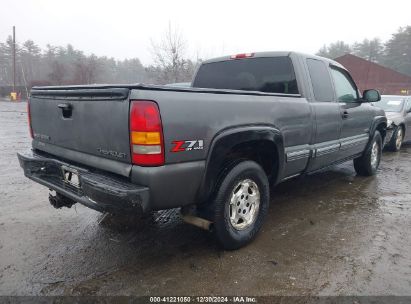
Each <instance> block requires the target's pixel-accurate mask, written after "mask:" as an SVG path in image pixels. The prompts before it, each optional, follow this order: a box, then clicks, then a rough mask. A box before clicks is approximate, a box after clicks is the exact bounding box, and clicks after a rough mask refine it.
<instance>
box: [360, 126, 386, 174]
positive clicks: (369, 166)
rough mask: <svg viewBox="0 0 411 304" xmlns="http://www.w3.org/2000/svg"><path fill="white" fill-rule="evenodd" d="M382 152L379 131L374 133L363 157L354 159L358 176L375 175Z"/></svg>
mask: <svg viewBox="0 0 411 304" xmlns="http://www.w3.org/2000/svg"><path fill="white" fill-rule="evenodd" d="M381 151H382V138H381V134H380V132H379V131H375V133H374V136H373V138H372V140H371V142H370V144H369V145H368V147H367V149H366V150H365V151H364V153H363V155H362V156H360V157H358V158H356V159H354V168H355V171H356V172H357V174H358V175H363V176H371V175H375V173H376V172H377V169H378V166H379V165H380V160H381Z"/></svg>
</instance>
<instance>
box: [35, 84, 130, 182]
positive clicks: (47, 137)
mask: <svg viewBox="0 0 411 304" xmlns="http://www.w3.org/2000/svg"><path fill="white" fill-rule="evenodd" d="M128 95H129V89H128V88H90V89H73V88H70V89H41V88H40V89H33V90H32V92H31V98H30V114H31V126H32V129H33V134H34V141H33V146H34V147H35V148H36V149H39V150H44V151H46V152H49V153H52V154H54V155H57V156H60V157H63V158H69V159H70V158H72V159H73V160H76V161H79V159H80V162H82V161H81V160H82V159H84V156H86V155H89V156H90V160H93V161H92V164H96V163H99V162H98V161H96V160H98V159H100V160H101V158H106V159H110V160H114V161H117V162H120V163H128V164H130V163H131V158H130V139H129V100H128ZM76 152H78V153H77V154H76ZM81 155H83V158H82V157H81ZM71 156H72V157H71ZM85 158H86V159H84V161H86V160H87V157H85ZM100 163H103V162H101V161H100ZM108 163H110V164H111V167H113V162H108ZM92 164H90V163H88V164H87V163H86V165H92ZM100 167H103V168H104V167H106V166H104V165H103V166H100ZM114 167H115V165H114ZM105 169H107V168H105ZM109 171H110V170H109ZM111 171H118V170H115V169H113V170H111ZM120 171H121V170H120ZM126 171H127V170H126ZM126 171H124V170H122V173H123V175H125V173H126ZM116 173H119V172H116Z"/></svg>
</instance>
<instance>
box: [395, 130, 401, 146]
mask: <svg viewBox="0 0 411 304" xmlns="http://www.w3.org/2000/svg"><path fill="white" fill-rule="evenodd" d="M401 145H402V129H401V127H399V129H398V131H397V138H396V139H395V147H396V148H397V150H399V149H400V148H401Z"/></svg>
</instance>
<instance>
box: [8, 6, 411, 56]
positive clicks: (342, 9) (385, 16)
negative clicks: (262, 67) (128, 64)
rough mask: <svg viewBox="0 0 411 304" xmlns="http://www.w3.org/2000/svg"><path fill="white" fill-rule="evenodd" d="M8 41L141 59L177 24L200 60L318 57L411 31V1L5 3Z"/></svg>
mask: <svg viewBox="0 0 411 304" xmlns="http://www.w3.org/2000/svg"><path fill="white" fill-rule="evenodd" d="M0 3H1V4H0V7H2V11H3V12H2V14H1V18H0V41H5V40H6V38H7V36H8V35H10V34H11V32H12V26H13V25H15V26H16V36H17V41H18V42H23V41H25V40H27V39H31V40H33V41H34V42H36V43H37V44H38V45H39V46H41V47H45V46H46V45H47V44H52V45H57V46H60V45H67V44H72V45H73V46H74V47H75V48H76V49H80V50H82V51H84V52H85V53H86V54H91V53H94V54H96V55H98V56H108V57H114V58H116V59H125V58H135V57H138V58H139V59H140V60H141V61H142V63H143V64H150V63H151V62H152V56H151V52H150V45H151V42H150V41H159V40H160V39H161V37H162V36H163V35H164V33H165V31H166V30H167V28H168V25H169V24H171V25H172V27H174V28H176V29H177V30H178V31H179V32H180V33H181V35H182V36H183V38H184V40H185V41H186V44H187V51H186V52H187V56H188V57H191V58H193V59H195V58H197V57H199V58H202V59H207V58H210V57H216V56H222V55H230V54H237V53H244V52H257V51H276V50H292V51H299V52H305V53H316V52H317V51H318V50H319V49H320V48H321V47H322V46H323V45H324V44H329V43H331V42H334V41H337V40H343V41H345V42H347V43H353V42H355V41H361V40H363V39H364V38H374V37H378V38H380V39H382V40H383V41H385V40H388V39H389V38H390V37H391V34H392V33H394V32H396V31H397V30H398V28H399V27H400V26H406V25H411V1H410V0H391V1H386V0H384V1H382V0H355V1H354V0H344V1H342V0H341V1H333V0H328V1H325V0H311V1H310V0H305V1H303V0H301V1H300V0H286V1H284V0H282V1H280V0H271V1H259V0H254V1H251V0H246V1H240V0H237V1H231V0H227V1H226V0H207V1H204V0H191V1H188V0H169V1H162V0H161V1H160V0H146V1H139V0H134V1H133V0H116V1H113V0H111V1H108V0H98V1H97V0H70V1H67V0H32V1H29V0H1V2H0Z"/></svg>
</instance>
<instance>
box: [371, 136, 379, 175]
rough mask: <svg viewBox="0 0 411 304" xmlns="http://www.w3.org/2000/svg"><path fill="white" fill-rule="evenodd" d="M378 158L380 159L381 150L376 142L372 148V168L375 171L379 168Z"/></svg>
mask: <svg viewBox="0 0 411 304" xmlns="http://www.w3.org/2000/svg"><path fill="white" fill-rule="evenodd" d="M378 157H379V149H378V144H377V142H376V141H375V142H374V143H373V144H372V148H371V167H373V168H374V169H375V168H377V164H378Z"/></svg>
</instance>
